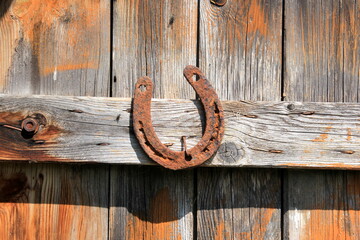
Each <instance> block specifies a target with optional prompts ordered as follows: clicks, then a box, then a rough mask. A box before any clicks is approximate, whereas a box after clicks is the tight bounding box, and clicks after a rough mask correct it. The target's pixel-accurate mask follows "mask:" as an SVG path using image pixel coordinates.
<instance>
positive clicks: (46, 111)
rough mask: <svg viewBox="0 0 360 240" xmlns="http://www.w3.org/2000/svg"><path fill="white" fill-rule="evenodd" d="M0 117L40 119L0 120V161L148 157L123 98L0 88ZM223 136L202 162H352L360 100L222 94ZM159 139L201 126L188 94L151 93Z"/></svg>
mask: <svg viewBox="0 0 360 240" xmlns="http://www.w3.org/2000/svg"><path fill="white" fill-rule="evenodd" d="M0 99H1V101H0V124H7V125H11V126H19V124H20V123H21V120H23V119H24V118H25V117H28V116H31V115H33V114H35V113H41V114H42V115H44V116H45V117H46V120H47V124H46V125H45V126H42V127H41V129H40V130H39V132H38V133H37V134H36V135H35V136H34V137H33V138H31V139H24V138H23V137H22V135H21V133H20V132H18V131H16V130H13V129H9V128H6V127H1V126H0V141H1V143H2V144H1V145H0V161H30V162H74V163H75V162H78V163H111V164H129V165H131V164H135V165H139V164H140V165H152V164H154V162H153V161H152V160H150V159H149V158H148V157H147V156H146V155H145V153H144V151H143V150H142V149H141V147H140V145H139V144H138V142H137V140H136V138H135V136H134V134H133V132H132V127H131V118H130V116H131V99H129V98H128V99H124V98H123V99H121V98H98V97H63V96H29V97H23V96H19V97H17V96H13V95H11V96H9V95H3V94H0ZM222 105H223V108H224V112H225V121H226V122H225V136H224V139H223V142H222V145H221V147H220V149H219V150H218V151H217V153H216V154H215V155H214V156H213V157H212V158H211V159H209V160H208V161H207V162H206V163H205V164H203V165H202V166H211V167H276V168H332V169H360V159H359V157H360V146H359V144H360V104H359V103H324V102H322V103H319V102H317V103H301V102H245V101H223V102H222ZM152 115H153V125H154V126H155V130H156V132H157V134H158V135H159V138H160V139H161V140H162V142H164V143H167V144H168V145H169V147H170V148H172V149H174V150H181V146H180V143H179V140H178V138H179V136H188V140H187V143H188V145H189V146H191V145H194V144H196V143H197V141H198V140H199V139H200V137H201V134H202V125H203V124H204V123H201V122H202V121H204V116H202V115H203V112H202V108H201V103H200V102H199V101H196V100H170V99H154V100H153V103H152Z"/></svg>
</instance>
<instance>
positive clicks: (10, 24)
mask: <svg viewBox="0 0 360 240" xmlns="http://www.w3.org/2000/svg"><path fill="white" fill-rule="evenodd" d="M1 1H3V3H0V8H2V9H1V10H2V11H6V10H7V12H6V13H5V14H4V15H3V16H2V17H1V18H0V92H3V91H4V89H5V87H6V84H7V76H8V70H9V68H10V66H11V63H12V55H13V54H14V52H15V47H16V44H17V40H18V39H19V37H20V27H19V24H17V22H16V21H15V20H14V19H13V18H12V16H11V14H10V13H9V11H8V9H6V8H5V6H3V5H2V4H4V5H5V3H6V1H4V0H1ZM8 1H9V0H8ZM12 4H13V2H11V3H10V5H9V6H8V7H11V5H12ZM0 12H1V11H0Z"/></svg>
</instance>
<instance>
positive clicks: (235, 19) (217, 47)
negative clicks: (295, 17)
mask: <svg viewBox="0 0 360 240" xmlns="http://www.w3.org/2000/svg"><path fill="white" fill-rule="evenodd" d="M281 27H282V1H280V0H276V1H268V0H255V1H254V0H244V1H228V2H227V3H226V5H225V6H223V7H217V6H215V5H213V4H211V3H210V1H201V4H200V43H199V44H200V49H199V53H200V56H199V63H200V68H201V69H202V70H203V71H204V72H205V75H206V76H207V77H208V79H212V80H213V81H214V83H213V86H214V87H215V89H216V91H217V93H218V94H219V96H220V98H221V99H224V100H225V99H227V100H240V99H242V100H243V99H245V100H253V101H270V100H280V91H281V89H280V83H281V79H280V78H281V53H282V49H281V36H282V34H281V33H282V31H281Z"/></svg>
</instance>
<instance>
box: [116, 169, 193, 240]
mask: <svg viewBox="0 0 360 240" xmlns="http://www.w3.org/2000/svg"><path fill="white" fill-rule="evenodd" d="M112 171H113V172H112V173H111V176H112V178H111V183H110V185H111V186H116V188H117V189H113V191H111V196H110V199H111V202H110V206H111V209H112V214H111V215H110V222H111V226H110V238H112V239H192V237H193V236H192V231H193V221H192V218H191V213H192V211H193V198H192V197H191V196H192V195H193V191H194V190H193V184H192V182H193V179H192V178H193V177H192V172H193V171H192V170H185V171H178V172H175V171H169V170H167V169H164V168H162V167H139V166H131V167H130V166H122V167H116V168H115V167H114V168H112ZM115 210H116V211H115ZM189 213H190V214H189ZM189 216H190V217H189Z"/></svg>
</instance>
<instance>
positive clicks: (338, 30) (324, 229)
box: [284, 0, 360, 239]
mask: <svg viewBox="0 0 360 240" xmlns="http://www.w3.org/2000/svg"><path fill="white" fill-rule="evenodd" d="M359 10H360V5H359V3H358V2H357V1H351V0H346V1H336V0H333V1H310V0H308V1H300V0H299V1H298V0H287V1H286V2H285V29H286V31H285V39H286V41H285V50H286V55H285V57H286V58H285V66H286V67H285V78H284V85H285V96H286V97H285V99H286V100H290V101H291V100H294V101H336V102H342V101H345V102H346V101H352V102H356V101H358V100H359V99H358V96H359V61H360V58H359V57H360V50H359V46H358V42H359V40H360V38H359V31H360V24H359V22H360V21H359V20H360V18H359ZM329 127H331V126H329ZM319 144H322V145H326V144H327V141H324V142H321V143H319ZM359 175H360V174H359V173H357V172H349V171H296V170H291V171H290V170H289V171H287V174H286V176H285V178H284V179H285V188H284V189H285V191H284V199H285V209H284V211H285V216H284V236H285V238H286V239H357V238H358V236H359V234H360V225H359V221H360V214H359V211H358V210H359V207H358V206H357V205H358V204H357V203H356V201H358V198H359V196H360V195H359V191H360V190H359V189H360V184H359ZM310 186H311V187H310Z"/></svg>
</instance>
